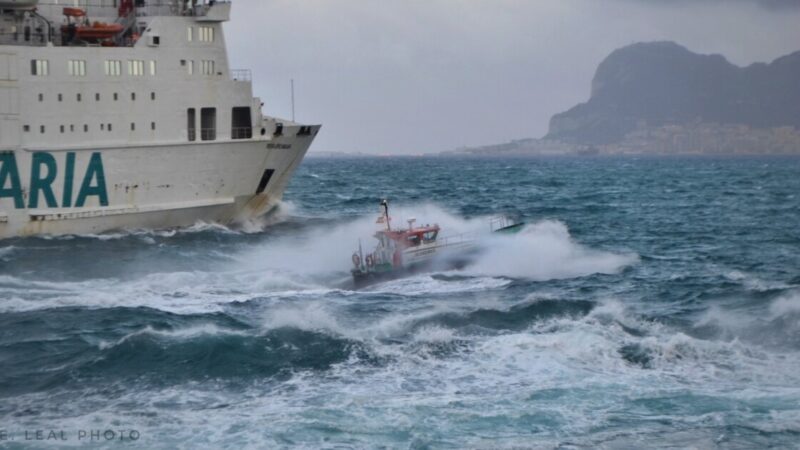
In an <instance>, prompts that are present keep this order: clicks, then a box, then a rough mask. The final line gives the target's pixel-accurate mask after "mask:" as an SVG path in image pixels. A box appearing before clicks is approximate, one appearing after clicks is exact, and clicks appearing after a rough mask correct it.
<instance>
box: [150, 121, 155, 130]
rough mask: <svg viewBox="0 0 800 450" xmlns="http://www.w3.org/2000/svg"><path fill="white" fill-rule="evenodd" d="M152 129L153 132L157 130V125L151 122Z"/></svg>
mask: <svg viewBox="0 0 800 450" xmlns="http://www.w3.org/2000/svg"><path fill="white" fill-rule="evenodd" d="M150 129H151V130H155V129H156V123H155V122H150Z"/></svg>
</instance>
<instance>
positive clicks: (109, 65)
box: [31, 59, 156, 77]
mask: <svg viewBox="0 0 800 450" xmlns="http://www.w3.org/2000/svg"><path fill="white" fill-rule="evenodd" d="M147 67H148V68H149V69H150V70H149V74H150V76H156V62H155V61H149V64H148V65H147ZM104 68H105V72H106V75H107V76H110V77H119V76H122V61H119V60H107V61H105V64H104ZM144 69H145V61H142V60H128V75H130V76H133V77H141V76H144V75H145V70H144ZM67 73H68V74H69V75H70V76H73V77H85V76H86V61H84V60H81V59H71V60H69V61H67ZM31 75H33V76H36V77H46V76H48V75H50V61H49V60H46V59H32V60H31Z"/></svg>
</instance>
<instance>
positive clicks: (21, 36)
mask: <svg viewBox="0 0 800 450" xmlns="http://www.w3.org/2000/svg"><path fill="white" fill-rule="evenodd" d="M49 42H50V37H49V35H48V33H47V32H39V31H30V32H28V33H25V32H23V31H18V32H16V33H0V45H28V46H31V47H43V46H46V45H47V44H48V43H49Z"/></svg>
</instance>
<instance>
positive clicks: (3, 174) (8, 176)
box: [0, 152, 25, 209]
mask: <svg viewBox="0 0 800 450" xmlns="http://www.w3.org/2000/svg"><path fill="white" fill-rule="evenodd" d="M7 185H8V186H7ZM5 197H7V198H13V199H14V208H17V209H22V208H24V207H25V202H24V201H23V200H22V183H20V181H19V169H17V159H16V158H14V154H13V153H11V152H5V153H0V199H1V198H5Z"/></svg>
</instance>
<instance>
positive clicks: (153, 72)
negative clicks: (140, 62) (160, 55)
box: [150, 61, 156, 77]
mask: <svg viewBox="0 0 800 450" xmlns="http://www.w3.org/2000/svg"><path fill="white" fill-rule="evenodd" d="M150 76H153V77H154V76H156V62H155V61H150Z"/></svg>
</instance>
